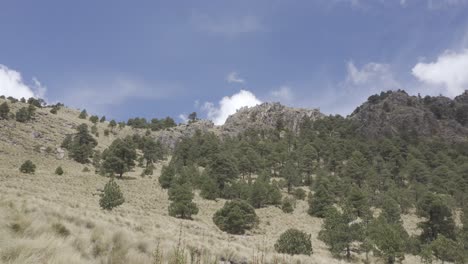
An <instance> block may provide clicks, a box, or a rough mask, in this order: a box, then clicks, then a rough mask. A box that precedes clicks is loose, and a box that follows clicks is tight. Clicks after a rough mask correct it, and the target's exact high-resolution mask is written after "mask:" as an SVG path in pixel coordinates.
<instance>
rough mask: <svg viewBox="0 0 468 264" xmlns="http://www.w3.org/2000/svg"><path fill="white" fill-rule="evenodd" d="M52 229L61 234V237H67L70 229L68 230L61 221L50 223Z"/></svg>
mask: <svg viewBox="0 0 468 264" xmlns="http://www.w3.org/2000/svg"><path fill="white" fill-rule="evenodd" d="M52 230H54V232H55V233H56V234H57V235H59V236H61V237H68V236H69V235H70V234H71V233H70V230H68V228H66V227H65V226H64V225H63V224H61V223H55V224H53V225H52Z"/></svg>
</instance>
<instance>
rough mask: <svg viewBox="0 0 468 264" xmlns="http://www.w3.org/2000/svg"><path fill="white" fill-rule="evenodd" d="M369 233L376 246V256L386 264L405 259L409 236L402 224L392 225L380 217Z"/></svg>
mask: <svg viewBox="0 0 468 264" xmlns="http://www.w3.org/2000/svg"><path fill="white" fill-rule="evenodd" d="M369 233H370V237H371V239H372V242H373V244H374V247H373V250H374V255H376V256H380V257H381V258H382V259H383V260H384V261H385V263H388V264H393V263H395V262H396V261H398V262H401V261H402V260H403V259H404V258H405V248H406V240H407V238H408V234H407V233H406V231H405V230H404V228H403V227H402V226H401V224H400V223H398V224H391V223H388V222H387V220H386V219H385V217H379V218H378V219H377V220H376V221H374V222H373V223H372V224H371V227H370V231H369Z"/></svg>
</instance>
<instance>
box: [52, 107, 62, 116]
mask: <svg viewBox="0 0 468 264" xmlns="http://www.w3.org/2000/svg"><path fill="white" fill-rule="evenodd" d="M59 109H60V107H56V106H53V107H52V109H50V113H51V114H54V115H56V114H57V112H58V110H59Z"/></svg>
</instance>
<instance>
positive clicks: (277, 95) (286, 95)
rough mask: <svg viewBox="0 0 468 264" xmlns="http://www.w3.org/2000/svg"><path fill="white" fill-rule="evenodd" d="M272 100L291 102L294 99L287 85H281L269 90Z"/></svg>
mask: <svg viewBox="0 0 468 264" xmlns="http://www.w3.org/2000/svg"><path fill="white" fill-rule="evenodd" d="M270 96H271V97H272V99H273V100H278V101H280V102H282V103H291V102H293V101H294V94H293V92H292V90H291V88H290V87H289V86H281V87H280V88H279V89H278V90H273V91H271V92H270Z"/></svg>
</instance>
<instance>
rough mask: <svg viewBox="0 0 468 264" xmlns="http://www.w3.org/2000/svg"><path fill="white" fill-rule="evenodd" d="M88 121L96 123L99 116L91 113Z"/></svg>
mask: <svg viewBox="0 0 468 264" xmlns="http://www.w3.org/2000/svg"><path fill="white" fill-rule="evenodd" d="M89 121H91V123H93V124H96V123H97V122H98V121H99V117H98V116H97V115H92V116H90V117H89Z"/></svg>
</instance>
